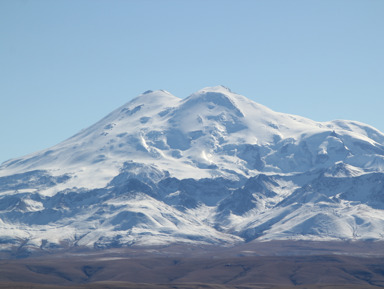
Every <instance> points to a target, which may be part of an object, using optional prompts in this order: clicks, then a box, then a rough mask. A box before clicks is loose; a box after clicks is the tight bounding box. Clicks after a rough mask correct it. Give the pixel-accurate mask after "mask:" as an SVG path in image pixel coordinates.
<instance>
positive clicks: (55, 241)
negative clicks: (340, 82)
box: [0, 86, 384, 250]
mask: <svg viewBox="0 0 384 289" xmlns="http://www.w3.org/2000/svg"><path fill="white" fill-rule="evenodd" d="M383 180H384V135H383V134H382V133H381V132H379V131H378V130H376V129H374V128H372V127H370V126H368V125H365V124H362V123H358V122H355V121H341V120H337V121H330V122H323V123H320V122H315V121H312V120H309V119H306V118H303V117H299V116H293V115H289V114H284V113H277V112H274V111H272V110H270V109H268V108H266V107H264V106H262V105H260V104H257V103H255V102H253V101H251V100H249V99H247V98H246V97H244V96H241V95H238V94H236V93H233V92H231V91H230V90H229V89H227V88H225V87H222V86H218V87H211V88H204V89H202V90H200V91H198V92H196V93H194V94H192V95H191V96H189V97H187V98H185V99H179V98H177V97H175V96H173V95H171V94H170V93H168V92H166V91H154V92H153V91H147V92H145V93H143V94H142V95H140V96H138V97H136V98H134V99H133V100H132V101H130V102H128V103H127V104H125V105H123V106H122V107H120V108H118V109H116V110H115V111H113V112H112V113H111V114H109V115H108V116H106V117H105V118H104V119H102V120H100V121H99V122H97V123H96V124H94V125H93V126H91V127H89V128H87V129H85V130H82V131H81V132H79V133H78V134H76V135H75V136H73V137H71V138H69V139H67V140H66V141H64V142H62V143H60V144H58V145H56V146H54V147H52V148H49V149H46V150H44V151H41V152H37V153H33V154H30V155H28V156H25V157H22V158H18V159H13V160H9V161H6V162H4V163H3V164H1V166H0V228H1V234H0V241H1V243H2V244H4V245H2V247H3V249H7V248H8V249H9V250H11V248H15V247H19V248H27V249H28V250H30V249H33V248H35V249H36V248H40V249H46V248H56V247H72V246H88V247H89V246H91V247H93V246H94V247H103V248H104V247H110V246H112V247H113V246H129V245H134V244H139V245H152V244H164V243H173V242H192V243H214V244H233V243H236V242H242V241H248V240H253V239H263V240H264V239H292V238H293V239H320V240H329V239H382V238H383V235H382V233H381V232H383V229H384V211H383V208H384V194H383V189H384V187H383Z"/></svg>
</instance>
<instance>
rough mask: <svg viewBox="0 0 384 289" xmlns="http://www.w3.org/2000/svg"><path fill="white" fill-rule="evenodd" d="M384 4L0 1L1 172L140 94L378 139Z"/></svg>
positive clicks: (383, 91) (362, 0)
mask: <svg viewBox="0 0 384 289" xmlns="http://www.w3.org/2000/svg"><path fill="white" fill-rule="evenodd" d="M383 15H384V1H383V0H359V1H357V0H317V1H315V0H301V1H298V0H289V1H288V0H281V1H278V0H249V1H246V0H152V1H151V0H125V1H124V0H54V1H52V0H45V1H43V0H0V135H1V139H0V163H1V162H2V161H5V160H6V159H10V158H14V157H19V156H22V155H24V154H27V153H31V152H34V151H37V150H41V149H44V148H47V147H49V146H52V145H54V144H56V143H58V142H60V141H62V140H64V139H66V138H68V137H70V136H72V135H73V134H75V133H76V132H78V131H79V130H81V129H83V128H85V127H87V126H89V125H91V124H93V123H94V122H96V121H97V120H99V119H100V118H102V117H103V116H105V115H106V114H108V113H109V112H110V111H112V110H113V109H115V108H117V107H119V106H120V105H123V104H124V103H126V102H128V101H129V100H130V99H132V98H133V97H135V96H137V95H138V94H140V93H141V92H143V91H145V90H148V89H152V90H155V89H165V90H168V91H170V92H171V93H173V94H174V95H176V96H179V97H181V98H184V97H187V96H188V95H189V94H191V93H193V92H195V91H197V90H199V89H201V88H203V87H205V86H215V85H219V84H222V85H225V86H227V87H229V88H231V89H232V90H233V91H235V92H237V93H240V94H243V95H245V96H247V97H249V98H251V99H253V100H255V101H256V102H259V103H261V104H264V105H266V106H268V107H270V108H272V109H274V110H276V111H281V112H286V113H292V114H298V115H302V116H306V117H309V118H312V119H314V120H318V121H326V120H332V119H353V120H358V121H361V122H365V123H368V124H370V125H372V126H375V127H376V128H378V129H380V130H381V131H384V113H383V108H384V17H383Z"/></svg>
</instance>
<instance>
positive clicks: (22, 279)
mask: <svg viewBox="0 0 384 289" xmlns="http://www.w3.org/2000/svg"><path fill="white" fill-rule="evenodd" d="M383 248H384V243H382V242H381V243H380V242H379V243H377V242H357V243H350V242H349V243H347V242H334V243H325V242H304V241H300V242H297V241H295V242H263V243H249V244H245V245H242V246H237V247H232V248H218V247H194V246H190V247H186V246H177V245H175V246H168V247H157V248H156V247H152V248H127V249H110V250H100V251H94V250H78V251H76V252H74V251H71V252H62V253H59V254H51V255H45V256H36V257H30V258H26V259H8V260H0V288H154V289H155V288H156V289H157V288H159V289H160V288H184V289H187V288H207V289H208V288H223V289H224V288H228V289H230V288H243V289H245V288H292V287H295V288H324V289H325V288H356V289H360V288H380V287H384V259H383V255H384V250H383Z"/></svg>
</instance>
